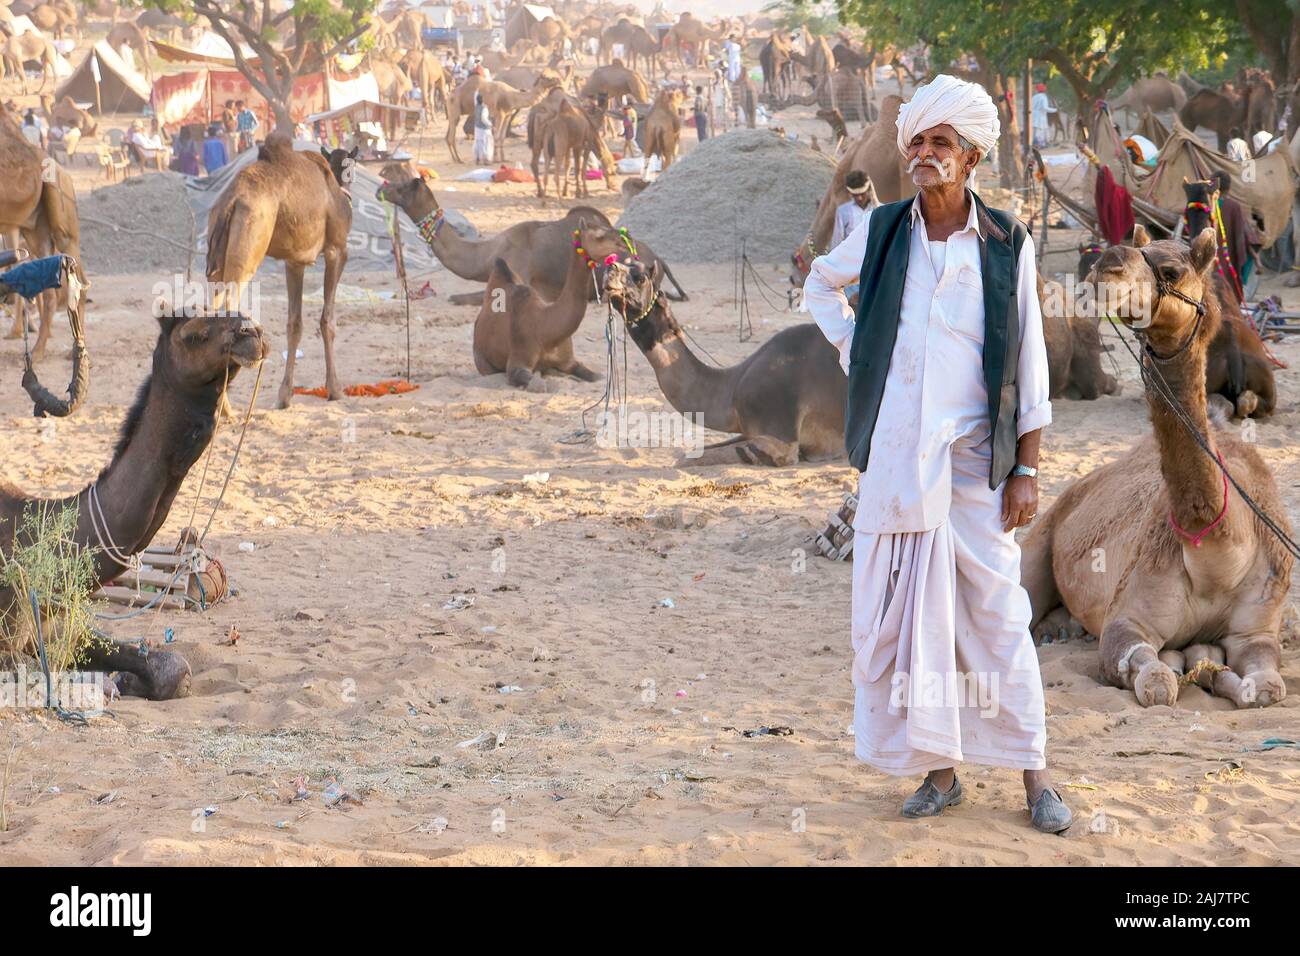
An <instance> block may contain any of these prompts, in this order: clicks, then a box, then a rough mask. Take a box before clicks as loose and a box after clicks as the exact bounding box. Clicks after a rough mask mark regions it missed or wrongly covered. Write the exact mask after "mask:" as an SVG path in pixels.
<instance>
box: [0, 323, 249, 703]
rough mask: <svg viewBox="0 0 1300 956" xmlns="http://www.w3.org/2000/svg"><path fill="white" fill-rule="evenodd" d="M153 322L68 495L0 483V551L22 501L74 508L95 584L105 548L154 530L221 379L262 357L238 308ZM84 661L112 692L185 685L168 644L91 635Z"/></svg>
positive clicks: (111, 562) (145, 540)
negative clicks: (103, 450)
mask: <svg viewBox="0 0 1300 956" xmlns="http://www.w3.org/2000/svg"><path fill="white" fill-rule="evenodd" d="M158 321H159V325H160V326H161V329H160V334H159V336H158V343H157V345H156V346H155V347H154V353H153V366H152V372H151V374H150V376H149V378H148V379H146V380H145V383H144V385H143V386H142V387H141V388H140V391H139V393H138V395H137V397H136V400H135V404H133V405H132V406H131V410H130V411H129V412H128V413H127V416H126V422H125V424H124V425H123V426H122V434H121V437H120V438H119V439H118V442H117V446H116V448H115V449H114V451H113V458H112V461H110V462H109V464H108V466H107V467H106V468H104V470H103V471H101V472H100V473H99V477H98V478H96V479H95V481H94V482H93V483H92V484H91V485H89V486H88V487H87V488H86V489H84V490H83V491H81V492H79V493H78V494H76V495H74V496H72V497H70V498H63V499H59V500H50V499H40V498H32V497H30V496H28V495H25V494H24V493H23V492H22V491H20V490H19V489H17V488H15V487H14V486H12V485H9V484H6V483H4V482H0V550H2V551H4V552H6V553H12V551H13V548H14V546H15V543H16V540H17V534H18V532H19V529H20V528H21V526H22V521H23V516H24V515H25V514H27V513H30V512H31V511H32V509H34V508H36V507H39V506H41V505H47V506H48V505H53V506H54V507H65V508H66V507H71V508H76V509H77V523H76V530H75V532H74V540H75V541H76V543H77V544H79V545H82V546H83V547H86V548H94V549H96V551H95V557H94V562H95V564H94V567H95V579H96V581H97V583H98V584H100V585H103V584H106V583H108V582H109V581H111V580H113V579H114V578H116V577H117V576H118V575H119V574H121V573H122V571H123V570H124V568H125V567H126V565H125V564H124V563H122V562H119V561H118V560H116V558H115V557H113V556H110V555H111V554H113V555H135V554H139V553H140V552H141V551H143V550H144V549H145V548H146V547H147V546H148V545H149V543H150V542H151V541H152V540H153V538H154V535H156V534H157V533H158V529H159V528H161V527H162V525H163V522H164V521H165V520H166V519H167V514H168V512H169V511H170V510H171V506H172V502H173V501H174V500H175V498H176V494H177V492H179V491H180V487H181V483H182V482H183V481H184V480H185V476H186V474H187V473H188V472H189V470H190V468H191V467H193V465H194V463H195V462H196V461H198V459H199V457H200V456H201V455H202V454H203V452H204V451H205V450H206V449H207V446H208V443H209V442H210V441H211V439H212V434H213V431H214V429H215V427H216V411H217V405H218V403H219V402H220V401H221V397H222V394H223V385H224V384H225V383H226V382H227V381H228V380H230V379H233V378H234V377H235V376H236V375H237V374H238V373H239V370H240V369H241V368H244V367H246V366H250V365H255V364H256V363H258V362H260V361H262V359H263V358H265V357H266V343H265V342H264V341H263V338H262V334H261V331H260V330H259V329H258V327H257V326H256V325H255V324H254V323H253V322H251V321H250V320H248V319H246V318H244V317H243V316H239V315H231V316H226V315H220V316H210V317H209V316H206V315H195V316H185V315H182V316H164V317H162V318H160V319H159V320H158ZM92 495H93V497H92ZM92 516H94V517H92ZM22 599H23V596H22V595H15V594H14V593H13V592H12V591H4V590H0V613H4V614H12V613H13V612H14V609H15V602H16V601H17V600H22ZM84 664H85V666H87V667H88V669H90V670H94V671H107V672H119V674H120V675H124V676H123V677H122V679H121V680H120V683H119V684H118V689H119V691H120V692H122V693H128V694H135V695H138V696H142V697H148V698H150V699H152V700H169V699H171V698H174V697H184V696H186V695H187V694H188V693H189V688H190V668H189V664H187V663H186V662H185V659H184V658H182V657H181V656H180V655H179V654H177V653H175V652H173V651H167V650H155V649H153V648H150V649H149V650H148V651H147V652H146V651H145V650H144V649H142V648H141V647H140V646H139V644H138V643H131V644H124V643H123V644H119V643H105V644H99V643H96V644H92V645H91V646H90V647H89V648H87V650H86V652H85V655H84Z"/></svg>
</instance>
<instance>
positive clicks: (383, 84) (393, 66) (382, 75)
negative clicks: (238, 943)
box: [367, 50, 415, 139]
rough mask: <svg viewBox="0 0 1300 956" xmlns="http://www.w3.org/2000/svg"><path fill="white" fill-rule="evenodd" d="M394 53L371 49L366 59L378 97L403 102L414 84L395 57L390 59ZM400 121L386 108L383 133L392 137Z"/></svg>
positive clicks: (396, 115) (413, 87)
mask: <svg viewBox="0 0 1300 956" xmlns="http://www.w3.org/2000/svg"><path fill="white" fill-rule="evenodd" d="M390 56H391V57H395V56H396V54H395V53H394V52H392V51H378V50H371V51H370V55H369V57H367V60H368V61H369V64H370V72H371V74H372V75H373V76H374V78H375V84H376V86H378V87H379V99H380V100H381V101H383V102H385V103H401V102H403V101H404V100H405V99H406V97H407V95H408V94H409V93H410V92H411V90H413V89H415V85H414V84H413V83H412V82H411V78H410V77H409V76H407V75H406V71H405V70H403V69H402V66H401V64H400V63H399V62H398V60H397V59H390V58H389V57H390ZM399 122H400V119H399V116H398V114H397V113H395V112H393V111H392V110H387V111H385V113H384V135H385V136H386V137H387V138H388V139H392V138H393V137H395V136H396V135H397V128H398V127H397V124H398V123H399Z"/></svg>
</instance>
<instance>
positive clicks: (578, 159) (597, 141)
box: [532, 90, 616, 198]
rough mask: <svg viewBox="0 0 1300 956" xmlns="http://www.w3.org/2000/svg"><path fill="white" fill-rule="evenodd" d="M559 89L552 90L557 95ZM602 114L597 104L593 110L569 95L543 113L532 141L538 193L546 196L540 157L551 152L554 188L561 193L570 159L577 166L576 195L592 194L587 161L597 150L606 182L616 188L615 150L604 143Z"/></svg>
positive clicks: (563, 195) (566, 177)
mask: <svg viewBox="0 0 1300 956" xmlns="http://www.w3.org/2000/svg"><path fill="white" fill-rule="evenodd" d="M556 92H557V91H554V90H553V91H552V95H554V94H555V93H556ZM602 119H603V114H602V113H601V111H600V109H599V108H596V110H595V111H594V114H593V113H592V112H586V111H583V110H580V109H578V108H577V107H576V106H574V105H573V104H572V103H570V102H569V101H568V99H561V100H560V104H559V106H558V108H556V110H555V111H554V112H553V113H552V114H550V115H549V116H542V117H540V118H539V121H538V123H537V126H538V129H537V130H536V131H535V134H534V142H533V161H532V169H533V178H534V179H536V180H537V195H538V196H539V197H542V198H545V196H546V174H545V172H544V171H542V170H540V163H539V161H540V159H541V157H542V156H548V157H549V159H550V161H551V162H553V163H554V167H553V168H554V170H555V191H556V193H557V194H558V195H559V196H560V197H561V198H563V197H565V196H567V195H568V186H569V163H570V162H572V163H573V167H574V186H573V195H574V196H575V197H578V198H582V197H586V196H589V195H591V192H590V190H589V189H588V187H587V161H588V159H589V158H590V157H591V155H592V154H593V153H594V154H595V155H596V156H597V157H599V158H600V164H601V169H602V171H603V172H604V174H605V185H606V186H607V187H609V190H610V192H613V191H614V173H615V171H616V167H615V165H614V154H613V153H611V152H610V151H609V147H608V146H606V145H605V137H604V136H603V135H601V126H602V125H603V123H602Z"/></svg>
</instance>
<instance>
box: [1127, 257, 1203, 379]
mask: <svg viewBox="0 0 1300 956" xmlns="http://www.w3.org/2000/svg"><path fill="white" fill-rule="evenodd" d="M1138 252H1139V253H1141V255H1142V260H1143V261H1144V262H1145V263H1146V264H1147V268H1148V269H1150V270H1151V278H1152V279H1154V280H1155V286H1156V298H1155V301H1154V302H1153V303H1151V309H1152V315H1153V316H1154V315H1155V313H1157V312H1159V311H1160V300H1161V299H1163V298H1164V297H1165V296H1171V297H1173V298H1175V299H1178V300H1180V301H1182V302H1186V303H1187V304H1188V305H1190V306H1191V307H1192V308H1194V309H1195V310H1196V322H1195V324H1194V325H1193V326H1192V330H1191V331H1190V332H1189V333H1188V334H1187V338H1186V339H1184V340H1183V342H1182V344H1181V345H1179V346H1178V348H1176V349H1174V350H1173V352H1171V353H1169V354H1168V355H1160V354H1159V353H1158V352H1156V350H1155V349H1153V348H1152V347H1151V343H1150V342H1148V341H1147V337H1146V333H1145V331H1143V330H1138V329H1135V330H1134V334H1135V335H1137V336H1139V337H1140V338H1141V339H1142V346H1143V348H1144V350H1145V351H1146V354H1148V355H1150V356H1151V357H1152V358H1153V359H1155V360H1156V361H1157V362H1172V361H1173V360H1174V359H1176V358H1178V357H1179V356H1180V355H1182V354H1183V353H1184V352H1186V351H1187V350H1188V349H1189V348H1190V347H1191V344H1192V342H1194V341H1195V340H1196V336H1197V333H1199V332H1200V331H1201V323H1202V322H1203V321H1204V320H1205V299H1204V298H1201V299H1193V298H1192V297H1191V296H1189V295H1187V294H1186V293H1185V292H1182V291H1180V290H1179V289H1175V288H1174V287H1173V286H1172V285H1170V283H1169V282H1168V281H1167V280H1166V279H1165V278H1164V277H1163V276H1162V275H1161V274H1160V270H1159V269H1157V268H1156V265H1155V263H1154V262H1152V261H1151V257H1150V256H1148V255H1147V252H1146V250H1145V249H1139V250H1138ZM1203 295H1204V286H1202V296H1203Z"/></svg>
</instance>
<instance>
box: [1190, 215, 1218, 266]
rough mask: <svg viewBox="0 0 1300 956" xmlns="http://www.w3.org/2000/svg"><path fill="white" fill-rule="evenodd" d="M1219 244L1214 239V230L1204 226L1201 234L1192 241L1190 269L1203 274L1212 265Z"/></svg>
mask: <svg viewBox="0 0 1300 956" xmlns="http://www.w3.org/2000/svg"><path fill="white" fill-rule="evenodd" d="M1218 249H1219V244H1218V242H1217V241H1216V239H1215V235H1214V228H1213V227H1212V226H1206V227H1205V228H1204V229H1202V230H1201V234H1200V235H1199V236H1197V237H1196V238H1195V239H1193V240H1192V268H1193V269H1195V270H1196V271H1197V272H1199V273H1202V274H1203V273H1205V272H1206V271H1208V270H1209V268H1210V266H1211V265H1213V263H1214V258H1215V255H1216V254H1217V253H1218Z"/></svg>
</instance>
